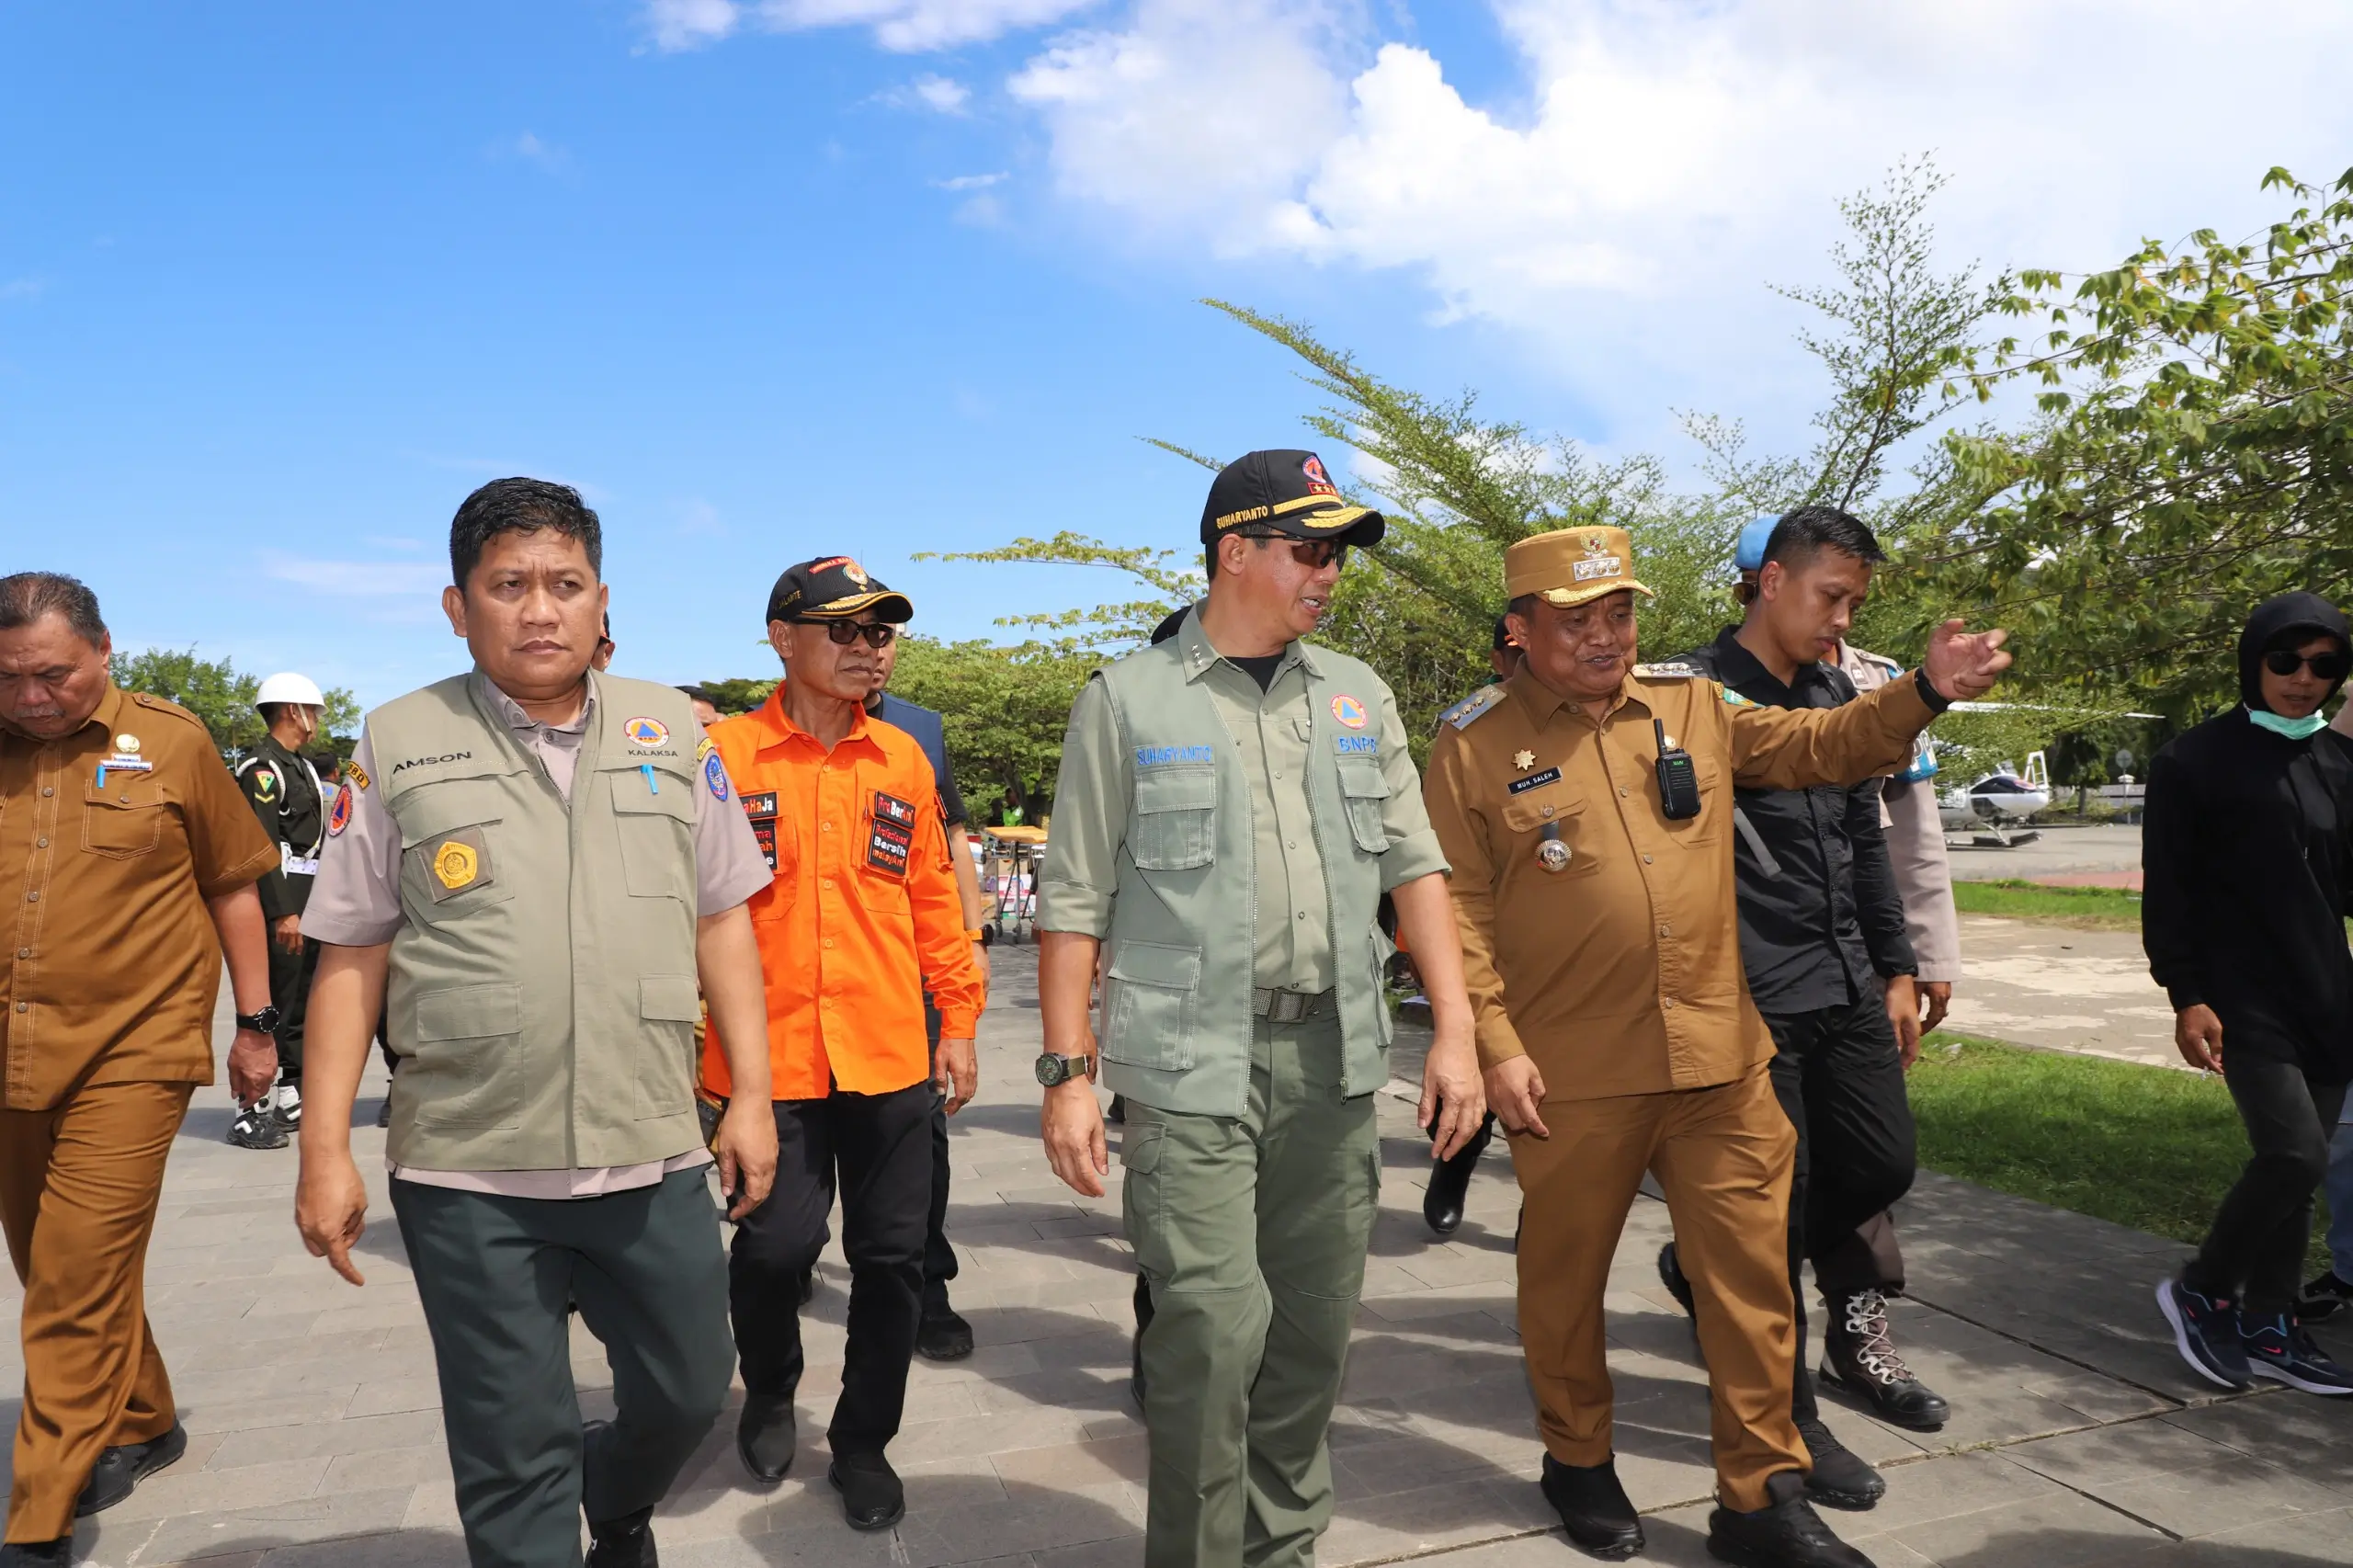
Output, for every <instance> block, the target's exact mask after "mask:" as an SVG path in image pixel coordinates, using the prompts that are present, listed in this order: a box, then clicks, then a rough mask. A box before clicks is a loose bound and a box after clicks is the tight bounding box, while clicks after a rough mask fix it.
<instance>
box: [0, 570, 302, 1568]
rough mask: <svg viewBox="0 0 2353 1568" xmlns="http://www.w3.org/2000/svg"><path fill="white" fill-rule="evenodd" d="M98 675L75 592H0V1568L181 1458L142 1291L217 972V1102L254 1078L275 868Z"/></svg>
mask: <svg viewBox="0 0 2353 1568" xmlns="http://www.w3.org/2000/svg"><path fill="white" fill-rule="evenodd" d="M112 651H113V644H112V642H111V641H110V640H109V639H108V636H107V629H106V625H105V623H104V622H103V621H102V620H100V619H99V618H98V601H97V597H96V596H95V595H93V594H92V593H91V592H90V590H89V589H87V588H86V587H84V586H83V585H81V584H80V583H77V582H75V581H74V579H73V578H71V577H63V576H58V575H56V574H51V573H47V572H25V573H19V574H17V575H15V576H11V577H0V896H5V897H6V901H7V903H9V905H11V906H12V907H13V910H14V914H13V915H12V916H11V918H10V924H9V929H8V934H7V938H6V952H5V957H6V960H7V961H6V963H5V964H0V1040H5V1041H6V1062H5V1068H0V1072H5V1092H0V1222H4V1223H5V1224H6V1230H7V1233H8V1256H9V1259H10V1261H11V1262H13V1263H14V1264H15V1265H16V1267H17V1278H18V1279H20V1280H21V1281H23V1283H24V1287H25V1301H24V1308H23V1334H24V1354H25V1397H24V1408H23V1412H22V1414H21V1415H19V1416H18V1418H17V1443H16V1459H15V1463H16V1479H15V1483H14V1485H13V1487H12V1488H11V1491H10V1494H9V1498H8V1529H7V1544H6V1546H0V1564H17V1563H33V1562H67V1561H69V1560H70V1558H71V1553H72V1548H73V1544H74V1542H73V1536H74V1517H75V1516H77V1515H81V1514H94V1513H97V1511H98V1510H99V1509H101V1508H107V1507H111V1506H113V1505H115V1504H117V1503H119V1502H121V1501H122V1500H123V1499H124V1498H126V1497H128V1496H130V1495H131V1488H132V1487H133V1486H135V1485H137V1484H138V1483H139V1482H140V1480H141V1478H142V1477H143V1476H145V1475H147V1474H148V1473H149V1472H151V1471H156V1470H160V1469H162V1468H163V1467H164V1466H165V1465H167V1464H170V1463H171V1462H172V1461H173V1460H176V1459H178V1458H179V1457H180V1454H181V1453H182V1451H184V1450H185V1449H187V1447H188V1434H187V1433H186V1432H185V1431H183V1430H182V1429H181V1427H180V1425H179V1419H178V1416H177V1414H176V1411H175V1409H174V1407H173V1403H172V1384H171V1379H170V1378H169V1377H168V1376H167V1375H166V1374H165V1370H164V1360H163V1358H162V1357H161V1356H159V1355H158V1354H156V1351H155V1344H154V1337H153V1335H152V1334H151V1333H150V1332H149V1330H148V1327H147V1316H146V1312H145V1309H144V1306H143V1299H144V1291H143V1287H142V1278H141V1277H142V1273H143V1271H144V1267H145V1264H146V1257H147V1239H148V1236H149V1234H150V1233H152V1232H153V1228H154V1223H155V1205H156V1200H157V1199H158V1198H159V1197H160V1196H161V1195H162V1191H163V1185H164V1158H165V1154H166V1153H169V1151H170V1149H171V1146H172V1138H173V1135H174V1134H175V1133H176V1132H177V1131H179V1125H180V1118H181V1117H182V1115H183V1114H184V1113H185V1112H186V1111H187V1109H188V1095H189V1093H190V1092H191V1091H192V1090H193V1089H194V1088H195V1086H196V1085H199V1084H210V1082H212V1005H213V1001H214V999H215V997H216V996H217V994H218V993H219V990H220V983H221V960H222V950H223V949H226V950H227V953H228V960H229V970H230V980H231V983H232V985H233V988H234V990H235V992H236V997H237V1006H238V1008H239V1009H240V1011H239V1014H238V1017H237V1037H236V1042H235V1044H234V1045H233V1046H232V1047H231V1049H230V1051H229V1078H230V1083H231V1085H232V1086H233V1088H234V1089H235V1090H236V1093H237V1096H238V1098H239V1099H241V1100H253V1099H256V1098H257V1097H259V1096H260V1095H261V1094H262V1092H263V1091H264V1090H266V1089H267V1088H268V1087H269V1083H270V1078H271V1075H272V1074H274V1073H275V1072H276V1071H277V1065H278V1050H277V1045H276V1043H275V1042H274V1041H273V1040H271V1038H270V1031H271V1030H272V1029H273V1028H276V1027H277V1022H278V1019H277V1012H278V1009H277V1008H275V1007H272V1006H270V1005H269V958H268V954H267V950H266V948H265V939H264V929H263V925H262V913H261V900H260V899H259V898H258V897H257V896H256V894H255V892H254V881H255V880H256V878H258V877H259V876H260V875H261V874H262V873H263V872H264V871H267V870H271V869H275V868H276V867H277V865H278V846H276V845H275V844H273V843H271V842H270V840H269V838H268V837H267V835H264V834H263V832H262V830H261V824H259V823H257V822H256V821H255V820H254V813H253V812H252V811H251V809H249V808H248V807H247V806H246V804H245V800H244V795H242V794H241V793H240V792H239V791H238V789H237V785H236V781H235V780H234V779H233V778H230V777H229V769H228V768H227V767H226V766H224V765H223V764H222V761H221V754H220V753H219V752H218V751H216V750H215V749H214V748H213V744H212V737H211V736H210V734H209V733H206V731H205V728H204V725H203V723H202V722H201V721H199V720H198V719H197V718H196V717H195V716H194V715H193V714H190V713H188V711H187V710H183V709H180V708H176V707H174V706H173V705H172V704H170V703H168V702H165V701H164V700H163V699H161V698H155V697H149V696H145V695H143V694H141V695H132V694H129V693H126V692H123V691H120V690H119V689H117V687H115V685H114V683H113V682H112V680H110V679H109V678H108V663H107V661H108V655H109V654H110V653H112ZM247 1008H250V1009H251V1010H252V1011H251V1013H250V1015H248V1014H247V1013H246V1012H245V1011H244V1010H245V1009H247Z"/></svg>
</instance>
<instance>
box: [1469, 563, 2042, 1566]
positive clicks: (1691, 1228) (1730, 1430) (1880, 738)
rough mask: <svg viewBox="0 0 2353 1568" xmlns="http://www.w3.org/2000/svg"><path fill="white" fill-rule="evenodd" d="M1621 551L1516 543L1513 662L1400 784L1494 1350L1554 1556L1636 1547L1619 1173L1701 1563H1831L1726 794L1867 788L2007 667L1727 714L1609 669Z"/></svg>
mask: <svg viewBox="0 0 2353 1568" xmlns="http://www.w3.org/2000/svg"><path fill="white" fill-rule="evenodd" d="M1631 560H1632V541H1631V539H1630V538H1629V537H1628V536H1627V534H1626V533H1625V531H1624V530H1622V529H1619V528H1573V529H1567V530H1563V531H1561V532H1557V533H1549V534H1540V535H1538V536H1536V537H1535V538H1533V539H1529V540H1522V541H1521V542H1520V543H1518V544H1516V545H1514V546H1513V547H1512V549H1511V551H1510V552H1509V554H1508V555H1507V557H1506V591H1507V593H1508V594H1509V596H1510V598H1511V612H1510V619H1511V630H1512V634H1513V636H1514V637H1515V638H1516V639H1517V640H1518V642H1519V644H1520V646H1521V648H1522V649H1523V650H1524V651H1525V653H1526V664H1525V665H1523V667H1522V668H1521V669H1520V671H1519V672H1518V674H1516V675H1515V676H1512V677H1511V678H1510V679H1509V680H1508V681H1506V682H1505V683H1504V685H1503V686H1502V687H1501V688H1500V689H1499V691H1498V692H1496V693H1495V695H1492V696H1490V695H1486V694H1483V695H1482V698H1481V699H1474V700H1473V701H1471V702H1466V703H1464V704H1461V706H1459V707H1458V708H1457V709H1455V710H1452V711H1451V712H1450V713H1449V715H1448V717H1447V722H1445V723H1444V724H1443V725H1442V726H1441V727H1440V730H1439V732H1438V741H1437V744H1436V745H1435V746H1434V747H1433V748H1432V752H1431V756H1430V767H1429V777H1428V780H1427V799H1428V802H1429V810H1430V817H1431V823H1432V825H1433V826H1434V827H1435V828H1436V830H1437V832H1438V842H1439V844H1440V845H1441V846H1443V847H1444V849H1445V851H1446V856H1447V859H1448V861H1449V864H1450V865H1452V867H1453V868H1454V878H1453V883H1452V888H1453V893H1454V900H1455V905H1456V909H1457V912H1458V915H1459V917H1460V920H1461V929H1462V938H1463V948H1464V967H1465V976H1466V980H1467V982H1468V984H1469V987H1470V993H1471V1000H1472V1007H1473V1009H1474V1010H1475V1012H1476V1013H1477V1015H1478V1026H1477V1033H1478V1044H1479V1054H1480V1059H1481V1061H1482V1062H1483V1064H1484V1066H1485V1067H1486V1070H1487V1092H1488V1097H1489V1099H1490V1100H1491V1101H1492V1102H1493V1104H1494V1105H1495V1109H1496V1112H1497V1114H1498V1115H1499V1116H1500V1117H1501V1119H1502V1120H1503V1122H1504V1126H1505V1129H1506V1131H1507V1132H1508V1133H1509V1134H1510V1135H1511V1143H1512V1161H1513V1165H1514V1167H1515V1169H1516V1171H1517V1173H1518V1177H1519V1183H1520V1189H1521V1192H1522V1193H1523V1195H1524V1196H1525V1198H1526V1199H1527V1211H1526V1212H1527V1222H1526V1227H1525V1229H1524V1231H1523V1232H1522V1234H1521V1239H1520V1245H1519V1281H1520V1288H1519V1328H1520V1337H1521V1341H1522V1344H1523V1346H1524V1347H1525V1352H1526V1355H1527V1358H1528V1369H1529V1380H1530V1381H1531V1383H1532V1384H1533V1386H1534V1388H1535V1392H1536V1397H1537V1403H1538V1407H1539V1426H1540V1429H1541V1431H1542V1434H1543V1437H1544V1444H1545V1449H1546V1457H1545V1463H1544V1488H1545V1494H1546V1495H1547V1497H1548V1498H1550V1499H1551V1501H1552V1504H1553V1506H1555V1508H1557V1509H1558V1510H1559V1511H1560V1513H1561V1516H1562V1519H1563V1524H1565V1525H1566V1526H1567V1527H1568V1530H1569V1534H1570V1537H1571V1539H1572V1540H1575V1541H1576V1542H1578V1544H1580V1545H1582V1546H1584V1547H1586V1549H1587V1550H1588V1551H1597V1552H1599V1553H1601V1554H1604V1555H1610V1556H1626V1555H1631V1553H1632V1552H1634V1551H1639V1550H1641V1547H1642V1544H1643V1536H1642V1528H1641V1524H1640V1521H1639V1519H1638V1518H1637V1517H1636V1516H1635V1514H1634V1511H1633V1508H1632V1506H1631V1503H1629V1502H1628V1500H1627V1498H1626V1495H1625V1493H1624V1491H1623V1490H1622V1489H1621V1488H1620V1486H1619V1484H1618V1482H1617V1478H1616V1473H1615V1471H1614V1468H1613V1465H1612V1458H1611V1456H1612V1449H1611V1437H1610V1414H1609V1405H1610V1385H1609V1376H1608V1367H1607V1365H1606V1362H1605V1358H1604V1353H1603V1346H1604V1341H1603V1315H1602V1293H1603V1290H1604V1288H1605V1285H1606V1282H1607V1279H1608V1272H1609V1267H1610V1261H1611V1256H1612V1254H1613V1252H1614V1251H1615V1248H1616V1245H1617V1242H1618V1237H1619V1233H1620V1231H1621V1229H1622V1228H1623V1226H1624V1223H1625V1218H1626V1214H1627V1211H1628V1210H1629V1209H1630V1207H1631V1204H1632V1201H1633V1198H1634V1194H1635V1192H1636V1189H1637V1187H1638V1186H1639V1184H1640V1183H1641V1180H1642V1177H1643V1173H1644V1172H1645V1171H1649V1172H1651V1173H1653V1174H1654V1175H1655V1176H1657V1177H1658V1178H1659V1182H1660V1185H1661V1186H1662V1187H1664V1188H1665V1192H1666V1197H1667V1202H1668V1206H1669V1209H1670V1210H1671V1211H1672V1212H1673V1214H1674V1217H1675V1223H1676V1233H1677V1237H1678V1239H1679V1241H1680V1243H1681V1244H1682V1247H1683V1251H1684V1257H1685V1260H1686V1261H1685V1267H1686V1271H1687V1272H1688V1274H1689V1276H1690V1277H1691V1280H1692V1284H1693V1287H1694V1289H1695V1290H1696V1292H1697V1294H1698V1298H1699V1335H1700V1340H1701V1344H1702V1346H1703V1348H1704V1349H1705V1351H1706V1355H1707V1362H1708V1367H1709V1369H1710V1374H1711V1379H1710V1387H1711V1398H1712V1401H1713V1404H1714V1419H1713V1437H1714V1447H1715V1454H1716V1467H1717V1476H1718V1503H1719V1506H1718V1507H1717V1508H1716V1510H1715V1512H1714V1514H1713V1516H1712V1517H1711V1520H1710V1544H1711V1550H1712V1551H1715V1552H1716V1554H1717V1555H1719V1556H1722V1557H1726V1558H1728V1559H1730V1560H1731V1561H1733V1562H1745V1563H1752V1564H1758V1565H1762V1568H1853V1565H1855V1564H1862V1563H1867V1562H1868V1560H1867V1559H1865V1558H1863V1557H1862V1556H1861V1555H1860V1554H1859V1553H1857V1552H1855V1551H1852V1550H1851V1549H1850V1548H1847V1547H1846V1546H1845V1545H1843V1544H1841V1543H1840V1542H1839V1541H1838V1540H1837V1539H1836V1537H1835V1536H1833V1535H1831V1534H1830V1532H1829V1530H1828V1529H1827V1528H1825V1527H1824V1525H1823V1524H1822V1522H1821V1520H1820V1519H1819V1518H1818V1517H1816V1516H1815V1515H1814V1514H1813V1510H1812V1508H1811V1507H1810V1506H1808V1505H1807V1503H1806V1501H1805V1497H1804V1487H1803V1471H1804V1470H1805V1468H1806V1465H1807V1455H1806V1452H1805V1449H1804V1447H1803V1445H1802V1443H1801V1442H1800V1440H1799V1438H1798V1435H1797V1431H1796V1428H1795V1427H1794V1426H1792V1425H1791V1422H1790V1370H1791V1366H1792V1357H1793V1355H1794V1351H1795V1343H1794V1336H1793V1332H1792V1324H1791V1299H1790V1285H1789V1274H1788V1258H1787V1252H1786V1238H1787V1225H1788V1205H1789V1187H1790V1162H1791V1158H1792V1153H1793V1150H1794V1138H1795V1135H1794V1134H1793V1133H1792V1132H1791V1131H1790V1123H1789V1120H1788V1119H1787V1118H1786V1117H1785V1116H1783V1115H1782V1113H1781V1110H1780V1108H1779V1105H1778V1104H1777V1103H1776V1102H1775V1100H1774V1097H1773V1091H1772V1086H1771V1084H1770V1081H1769V1079H1768V1074H1767V1064H1768V1062H1769V1061H1770V1060H1771V1058H1772V1055H1773V1041H1772V1037H1771V1036H1770V1035H1769V1034H1768V1032H1767V1031H1766V1028H1765V1025H1764V1022H1763V1020H1762V1019H1761V1018H1760V1017H1758V1016H1757V1012H1756V1007H1755V1006H1754V1005H1753V1004H1752V1003H1751V1002H1750V1001H1749V998H1748V991H1747V983H1746V981H1745V976H1744V975H1743V972H1742V969H1741V961H1740V949H1739V936H1738V926H1737V922H1736V915H1735V908H1734V898H1733V854H1732V843H1733V835H1732V832H1731V828H1730V825H1729V824H1730V821H1731V815H1732V786H1733V783H1734V782H1735V781H1737V782H1739V783H1742V784H1745V785H1752V786H1758V787H1765V788H1773V789H1795V788H1801V787H1803V786H1807V785H1812V784H1816V783H1834V782H1838V781H1841V780H1846V781H1851V780H1855V779H1859V778H1865V777H1868V776H1869V775H1870V774H1871V773H1873V772H1876V771H1879V770H1881V769H1883V768H1888V767H1894V766H1895V765H1896V764H1898V763H1900V762H1901V761H1903V759H1904V757H1905V756H1907V755H1908V753H1909V751H1910V749H1911V744H1912V739H1913V737H1914V736H1915V735H1916V734H1917V733H1919V732H1920V731H1921V730H1922V729H1924V728H1925V727H1926V726H1927V723H1928V722H1929V721H1930V720H1931V719H1932V718H1933V717H1934V716H1935V715H1936V713H1937V712H1938V710H1940V709H1942V708H1943V707H1945V706H1947V705H1948V704H1949V702H1951V701H1952V700H1954V699H1959V698H1962V697H1973V696H1975V695H1977V694H1978V693H1980V692H1982V691H1984V690H1985V689H1986V688H1987V687H1990V686H1991V685H1992V683H1993V679H1994V676H1995V674H1997V673H1998V672H1999V671H2000V670H2001V669H2002V668H2003V667H2004V666H2006V665H2007V664H2008V662H2009V656H2008V655H2007V654H2006V653H2002V652H2001V651H2000V643H2001V642H2002V634H2001V633H1999V632H1992V633H1986V634H1984V635H1982V636H1974V637H1972V636H1966V635H1963V634H1962V633H1961V628H1960V624H1959V623H1958V622H1951V623H1948V624H1947V625H1945V626H1943V627H1941V628H1939V629H1938V631H1937V632H1936V633H1935V634H1934V636H1933V638H1932V640H1931V642H1930V646H1929V651H1928V657H1927V661H1926V667H1925V670H1924V672H1923V674H1922V675H1921V676H1919V677H1918V678H1916V679H1915V680H1912V681H1906V682H1898V683H1896V684H1894V685H1892V686H1889V687H1885V688H1883V689H1882V690H1881V691H1879V692H1877V693H1874V694H1873V695H1872V696H1870V697H1869V698H1865V699H1860V700H1858V701H1856V702H1853V703H1850V704H1848V705H1847V706H1846V707H1843V708H1839V709H1836V710H1813V711H1799V710H1779V709H1768V708H1760V707H1757V706H1755V705H1753V704H1748V703H1745V702H1743V701H1734V700H1728V699H1727V698H1726V696H1725V694H1724V692H1723V689H1722V687H1719V686H1717V685H1716V684H1715V683H1714V682H1712V681H1709V680H1705V679H1701V678H1699V677H1698V676H1696V674H1695V673H1694V672H1692V671H1690V670H1688V669H1685V668H1679V667H1670V666H1651V667H1639V666H1636V665H1634V663H1633V657H1634V644H1635V626H1634V616H1633V595H1634V593H1636V592H1644V593H1647V592H1648V590H1647V589H1644V588H1643V587H1642V586H1641V585H1640V584H1638V583H1636V582H1635V581H1634V580H1633V578H1632V576H1631V570H1630V569H1631Z"/></svg>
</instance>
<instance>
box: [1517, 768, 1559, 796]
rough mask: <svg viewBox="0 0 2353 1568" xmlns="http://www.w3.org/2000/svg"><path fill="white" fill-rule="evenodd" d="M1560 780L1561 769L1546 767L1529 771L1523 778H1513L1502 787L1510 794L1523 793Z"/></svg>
mask: <svg viewBox="0 0 2353 1568" xmlns="http://www.w3.org/2000/svg"><path fill="white" fill-rule="evenodd" d="M1560 781H1561V770H1560V769H1559V768H1557V767H1548V768H1546V769H1545V770H1544V771H1543V772H1541V773H1531V774H1529V776H1528V777H1527V778H1515V779H1513V780H1512V781H1511V782H1510V783H1508V784H1506V785H1505V786H1504V788H1505V789H1506V790H1508V791H1509V792H1511V793H1512V794H1515V795H1525V794H1527V793H1528V792H1529V790H1541V789H1542V788H1544V786H1545V785H1547V784H1558V783H1559V782H1560Z"/></svg>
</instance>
